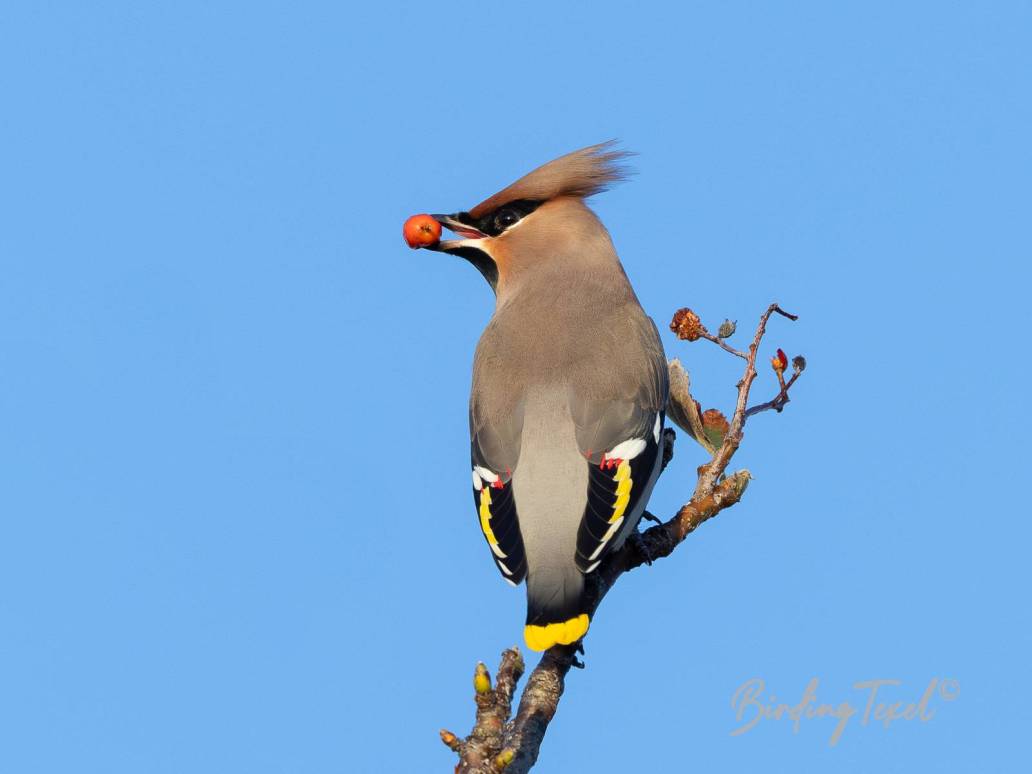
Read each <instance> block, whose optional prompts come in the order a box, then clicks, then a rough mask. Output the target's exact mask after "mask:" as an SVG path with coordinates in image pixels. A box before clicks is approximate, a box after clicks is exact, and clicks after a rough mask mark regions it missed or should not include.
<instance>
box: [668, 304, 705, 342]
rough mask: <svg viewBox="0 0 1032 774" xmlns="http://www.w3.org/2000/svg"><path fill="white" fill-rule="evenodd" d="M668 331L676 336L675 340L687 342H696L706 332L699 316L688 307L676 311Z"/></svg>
mask: <svg viewBox="0 0 1032 774" xmlns="http://www.w3.org/2000/svg"><path fill="white" fill-rule="evenodd" d="M670 330H672V331H673V332H674V333H676V334H677V338H679V339H682V340H687V341H698V340H699V339H700V338H701V337H702V334H703V333H705V332H706V328H705V327H704V326H703V324H702V321H701V320H700V319H699V315H697V314H695V312H693V311H692V310H691V309H689V308H688V307H685V308H684V309H678V310H677V312H676V313H675V314H674V319H673V320H671V321H670Z"/></svg>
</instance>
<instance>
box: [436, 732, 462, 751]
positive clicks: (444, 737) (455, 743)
mask: <svg viewBox="0 0 1032 774" xmlns="http://www.w3.org/2000/svg"><path fill="white" fill-rule="evenodd" d="M441 741H442V742H444V743H445V744H447V745H448V746H449V747H450V748H451V749H452V750H453V751H455V752H461V750H462V742H461V741H460V740H459V738H458V737H457V736H455V735H454V734H452V733H451V732H450V731H448V730H447V729H442V730H441Z"/></svg>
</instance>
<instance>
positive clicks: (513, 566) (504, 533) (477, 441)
mask: <svg viewBox="0 0 1032 774" xmlns="http://www.w3.org/2000/svg"><path fill="white" fill-rule="evenodd" d="M522 430H523V411H522V407H518V408H517V409H516V410H515V411H513V412H512V413H510V414H508V415H507V416H506V417H505V418H504V419H501V420H496V421H494V422H491V421H487V420H486V419H485V418H484V417H483V416H482V415H481V414H480V412H478V411H477V401H476V399H475V398H474V400H473V401H472V402H471V405H470V456H471V458H472V462H473V502H474V505H475V506H476V509H477V515H478V517H479V520H480V529H481V531H482V532H483V533H484V538H485V539H486V540H487V545H488V546H489V547H490V549H491V554H492V558H493V559H494V562H495V565H497V567H498V571H499V572H501V574H502V577H503V578H504V579H505V580H506V581H508V582H509V583H510V584H512V585H513V586H515V585H517V584H519V583H520V582H521V581H522V580H523V578H524V576H526V574H527V557H526V552H525V550H524V547H523V536H522V535H521V534H520V523H519V517H518V515H517V513H516V501H515V498H514V497H513V492H512V473H513V470H515V468H516V462H517V460H518V459H519V455H520V435H521V433H522Z"/></svg>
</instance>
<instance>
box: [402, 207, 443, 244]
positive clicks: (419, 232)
mask: <svg viewBox="0 0 1032 774" xmlns="http://www.w3.org/2000/svg"><path fill="white" fill-rule="evenodd" d="M402 233H403V234H404V235H405V241H406V242H407V243H408V246H409V247H411V248H412V249H413V250H416V249H418V248H420V247H429V246H430V245H436V244H437V243H438V242H439V241H440V239H441V224H440V223H438V222H437V221H436V220H434V219H433V218H432V217H431V216H430V215H425V214H424V215H413V216H412V217H411V218H409V219H408V220H406V221H405V226H404V227H403V228H402Z"/></svg>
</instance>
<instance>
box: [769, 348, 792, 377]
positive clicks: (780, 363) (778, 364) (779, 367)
mask: <svg viewBox="0 0 1032 774" xmlns="http://www.w3.org/2000/svg"><path fill="white" fill-rule="evenodd" d="M770 365H771V367H772V368H773V369H774V370H775V371H777V372H778V373H781V372H782V371H784V370H785V369H786V368H788V355H786V354H785V353H784V351H783V350H780V349H779V350H778V354H776V355H775V356H774V357H772V358H771V359H770Z"/></svg>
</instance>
